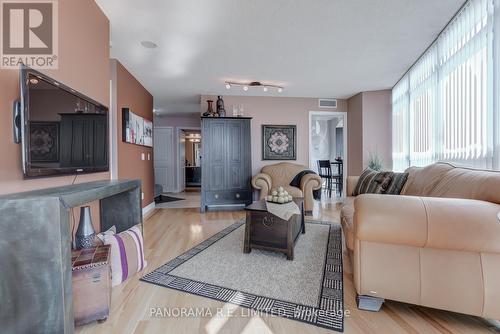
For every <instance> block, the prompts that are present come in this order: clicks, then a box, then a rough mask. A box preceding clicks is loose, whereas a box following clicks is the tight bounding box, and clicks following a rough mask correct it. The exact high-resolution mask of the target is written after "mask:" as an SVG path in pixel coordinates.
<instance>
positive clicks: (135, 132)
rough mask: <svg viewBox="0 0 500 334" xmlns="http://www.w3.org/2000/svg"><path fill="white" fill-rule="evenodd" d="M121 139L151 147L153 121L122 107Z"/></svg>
mask: <svg viewBox="0 0 500 334" xmlns="http://www.w3.org/2000/svg"><path fill="white" fill-rule="evenodd" d="M122 140H123V141H124V142H126V143H130V144H136V145H142V146H148V147H153V122H151V121H149V120H147V119H144V118H142V117H141V116H139V115H136V114H134V113H133V112H132V111H131V110H130V109H129V108H122Z"/></svg>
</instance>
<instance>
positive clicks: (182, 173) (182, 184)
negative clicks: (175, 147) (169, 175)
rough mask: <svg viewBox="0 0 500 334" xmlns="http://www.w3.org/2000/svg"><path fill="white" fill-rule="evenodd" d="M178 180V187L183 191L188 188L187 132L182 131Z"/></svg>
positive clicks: (180, 135)
mask: <svg viewBox="0 0 500 334" xmlns="http://www.w3.org/2000/svg"><path fill="white" fill-rule="evenodd" d="M178 176H179V177H178V180H177V189H178V191H179V192H183V191H184V190H185V189H186V133H185V132H184V131H181V132H180V134H179V174H178Z"/></svg>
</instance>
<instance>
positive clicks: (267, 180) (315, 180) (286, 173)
mask: <svg viewBox="0 0 500 334" xmlns="http://www.w3.org/2000/svg"><path fill="white" fill-rule="evenodd" d="M306 169H308V168H307V167H306V166H302V165H297V164H292V163H289V162H280V163H277V164H274V165H269V166H265V167H263V168H262V169H261V171H260V173H259V174H257V175H255V176H254V177H253V178H252V186H253V187H254V188H255V189H259V190H260V199H264V198H266V196H267V195H269V193H270V191H271V189H274V188H277V187H279V186H282V187H283V188H284V189H285V190H286V191H288V193H289V194H290V195H292V196H293V197H304V211H306V214H309V213H311V212H312V210H313V207H314V198H313V190H317V189H320V188H321V178H320V177H319V175H317V174H306V175H304V176H303V177H302V179H301V181H300V188H297V187H292V186H290V182H292V180H293V178H294V177H295V176H296V175H297V174H299V173H300V172H302V171H303V170H306Z"/></svg>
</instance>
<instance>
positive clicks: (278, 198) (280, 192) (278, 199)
mask: <svg viewBox="0 0 500 334" xmlns="http://www.w3.org/2000/svg"><path fill="white" fill-rule="evenodd" d="M267 201H268V202H271V203H278V204H285V203H290V202H291V201H293V197H292V195H290V194H289V193H288V192H287V191H286V190H285V189H283V187H281V186H280V187H278V188H276V189H273V190H272V191H271V195H269V196H267Z"/></svg>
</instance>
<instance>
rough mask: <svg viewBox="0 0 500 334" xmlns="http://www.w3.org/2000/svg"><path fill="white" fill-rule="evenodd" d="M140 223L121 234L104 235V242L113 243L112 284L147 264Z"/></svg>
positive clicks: (114, 284)
mask: <svg viewBox="0 0 500 334" xmlns="http://www.w3.org/2000/svg"><path fill="white" fill-rule="evenodd" d="M141 230H142V229H141V227H140V225H136V226H133V227H131V228H129V229H128V230H126V231H123V232H121V233H119V234H114V235H112V234H107V235H104V244H105V245H111V256H110V259H111V260H110V263H111V285H112V286H116V285H119V284H120V283H122V282H124V281H125V280H126V279H127V278H128V277H130V276H132V275H134V274H135V273H136V272H139V271H141V270H142V269H144V268H145V267H146V265H147V262H146V259H145V258H144V240H143V238H142V231H141Z"/></svg>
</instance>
